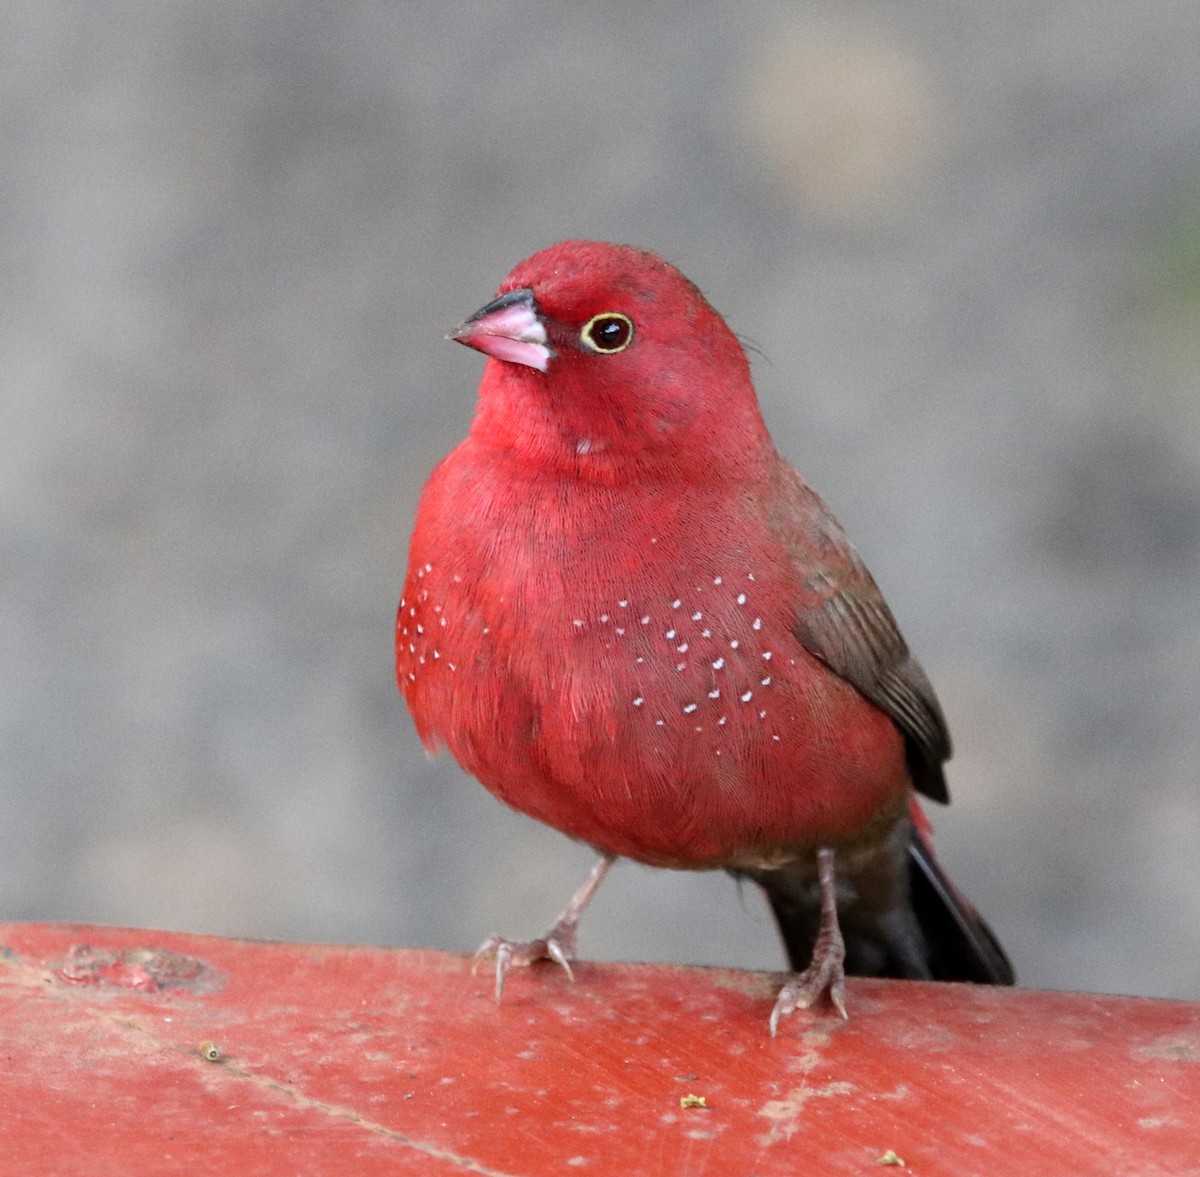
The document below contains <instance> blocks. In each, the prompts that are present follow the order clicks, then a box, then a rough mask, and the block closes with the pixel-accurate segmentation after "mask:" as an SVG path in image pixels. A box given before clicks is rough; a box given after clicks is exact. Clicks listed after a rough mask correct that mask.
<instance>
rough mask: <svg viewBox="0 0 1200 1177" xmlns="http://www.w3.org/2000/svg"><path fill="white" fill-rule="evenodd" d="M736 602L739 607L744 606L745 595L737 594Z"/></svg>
mask: <svg viewBox="0 0 1200 1177" xmlns="http://www.w3.org/2000/svg"><path fill="white" fill-rule="evenodd" d="M737 602H738V604H739V605H744V604H745V603H746V594H745V593H738V595H737Z"/></svg>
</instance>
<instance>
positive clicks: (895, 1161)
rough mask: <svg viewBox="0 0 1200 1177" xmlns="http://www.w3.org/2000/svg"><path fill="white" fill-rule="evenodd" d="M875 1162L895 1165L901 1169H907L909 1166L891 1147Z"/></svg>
mask: <svg viewBox="0 0 1200 1177" xmlns="http://www.w3.org/2000/svg"><path fill="white" fill-rule="evenodd" d="M875 1163H876V1164H877V1165H895V1166H896V1167H897V1168H899V1169H906V1168H907V1167H908V1166H907V1165H905V1163H904V1162H903V1161H902V1160H901V1159H900V1157H898V1156H897V1155H896V1154H895V1152H894V1151H893V1150H892V1149H890V1148H889V1149H888V1150H887V1152H885V1153H884V1154H883V1156H881V1157H880V1158H879V1159H878V1160H877V1161H876V1162H875Z"/></svg>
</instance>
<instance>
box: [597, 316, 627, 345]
mask: <svg viewBox="0 0 1200 1177" xmlns="http://www.w3.org/2000/svg"><path fill="white" fill-rule="evenodd" d="M628 338H629V324H628V323H626V322H625V320H624V319H598V320H597V321H596V323H595V325H594V326H593V327H592V340H593V342H594V343H595V344H596V346H597V347H598V348H601V349H602V350H604V351H615V350H616V349H617V348H619V347H622V346H623V345H624V344H625V341H626V340H627V339H628Z"/></svg>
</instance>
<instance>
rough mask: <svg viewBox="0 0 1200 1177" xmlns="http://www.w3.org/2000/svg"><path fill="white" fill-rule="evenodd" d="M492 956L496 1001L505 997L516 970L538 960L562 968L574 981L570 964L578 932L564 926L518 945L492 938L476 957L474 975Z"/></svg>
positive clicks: (473, 965) (489, 938) (486, 941)
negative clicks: (509, 978)
mask: <svg viewBox="0 0 1200 1177" xmlns="http://www.w3.org/2000/svg"><path fill="white" fill-rule="evenodd" d="M489 956H495V958H496V1001H497V1002H499V1001H500V999H501V998H502V997H503V996H504V982H505V980H506V978H507V977H508V973H509V970H510V969H512V968H513V967H514V966H516V967H520V968H525V967H527V966H529V965H531V964H536V963H537V962H538V961H539V960H551V961H553V962H554V963H555V964H557V965H559V966H561V968H562V970H563V971H564V972H565V973H566V974H567V977H568V979H570V980H571V981H574V980H575V974H574V973H573V972H572V971H571V961H573V960H574V959H575V930H574V928H565V927H562V926H561V925H559V926H556V927H554V928H552V929H551V930H550V931H549V932H547V933H546V935H545V936H543V937H541V938H540V939H538V940H527V941H525V942H523V943H517V942H514V941H512V940H505V939H504V937H503V936H489V937H488V938H487V939H486V940H485V941H484V942H483V943H482V944H481V945H480V946H479V950H478V951H477V952H476V953H475V960H474V962H473V963H472V965H471V972H472V973H474V972H475V971H476V970H477V969H478V968H479V962H480V961H481V960H484V959H486V958H487V957H489Z"/></svg>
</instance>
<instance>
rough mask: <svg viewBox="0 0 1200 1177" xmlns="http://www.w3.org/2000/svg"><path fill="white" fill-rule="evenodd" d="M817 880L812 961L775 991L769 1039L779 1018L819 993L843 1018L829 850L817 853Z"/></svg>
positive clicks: (841, 954) (841, 948) (842, 949)
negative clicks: (818, 912)
mask: <svg viewBox="0 0 1200 1177" xmlns="http://www.w3.org/2000/svg"><path fill="white" fill-rule="evenodd" d="M817 880H818V882H819V883H820V887H821V923H820V926H819V927H818V929H817V939H816V942H815V943H814V944H813V954H812V962H811V963H810V964H809V966H808V968H806V969H805V970H804V972H802V973H800V974H799V975H798V976H794V977H793V978H792V979H791V980H790V981H788V982H787V984H786V985H784V987H783V988H782V989H781V990H780V991H779V997H778V999H777V1000H776V1002H775V1008H774V1009H773V1010H772V1011H771V1037H772V1038H774V1037H775V1030H776V1028H777V1027H778V1025H779V1019H780V1018H782V1017H785V1016H786V1015H787V1014H790V1013H791V1012H792V1011H793V1010H795V1009H807V1008H808V1007H809V1006H810V1005H812V1004H813V1003H814V1002H815V1001H817V1000H818V999H819V998H820V997H821V995H822V994H823V993H828V994H829V1000H830V1001H832V1002H833V1004H834V1007H835V1008H836V1009H837V1011H838V1013H840V1014H841V1015H842V1017H846V1016H847V1014H846V970H845V968H844V967H843V962H844V961H845V959H846V945H845V942H844V941H843V940H842V929H841V928H840V927H839V926H838V914H837V880H836V877H835V875H834V869H833V850H832V849H831V848H829V847H827V846H823V847H822V848H821V849H820V850H818V851H817Z"/></svg>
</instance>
